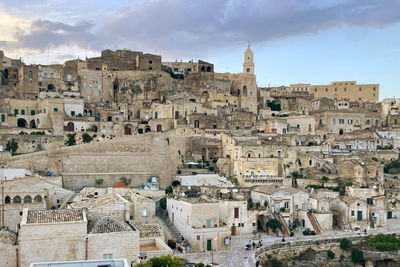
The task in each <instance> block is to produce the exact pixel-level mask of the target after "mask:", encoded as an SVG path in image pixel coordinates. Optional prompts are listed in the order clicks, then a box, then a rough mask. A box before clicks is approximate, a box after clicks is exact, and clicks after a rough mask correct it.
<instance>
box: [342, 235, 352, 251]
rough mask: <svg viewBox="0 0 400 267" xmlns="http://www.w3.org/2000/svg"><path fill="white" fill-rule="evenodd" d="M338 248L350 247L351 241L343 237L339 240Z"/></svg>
mask: <svg viewBox="0 0 400 267" xmlns="http://www.w3.org/2000/svg"><path fill="white" fill-rule="evenodd" d="M340 248H341V249H343V250H347V249H349V248H351V241H350V240H348V239H347V238H343V239H342V241H340Z"/></svg>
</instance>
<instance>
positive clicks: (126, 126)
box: [124, 124, 132, 135]
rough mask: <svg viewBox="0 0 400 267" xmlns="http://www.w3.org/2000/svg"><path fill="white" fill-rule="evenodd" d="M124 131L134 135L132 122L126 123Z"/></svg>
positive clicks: (126, 133)
mask: <svg viewBox="0 0 400 267" xmlns="http://www.w3.org/2000/svg"><path fill="white" fill-rule="evenodd" d="M124 133H125V135H132V125H130V124H127V125H125V129H124Z"/></svg>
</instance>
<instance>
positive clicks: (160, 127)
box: [157, 124, 162, 132]
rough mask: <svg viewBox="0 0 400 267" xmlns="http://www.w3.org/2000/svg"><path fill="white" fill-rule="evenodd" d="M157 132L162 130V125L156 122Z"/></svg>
mask: <svg viewBox="0 0 400 267" xmlns="http://www.w3.org/2000/svg"><path fill="white" fill-rule="evenodd" d="M157 132H162V125H161V124H157Z"/></svg>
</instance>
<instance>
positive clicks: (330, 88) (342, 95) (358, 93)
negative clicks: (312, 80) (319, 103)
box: [307, 81, 379, 102]
mask: <svg viewBox="0 0 400 267" xmlns="http://www.w3.org/2000/svg"><path fill="white" fill-rule="evenodd" d="M307 89H308V91H309V92H310V94H313V95H314V98H323V97H326V98H329V99H336V100H348V101H370V102H378V101H379V84H357V82H356V81H337V82H331V83H329V84H328V85H311V84H308V85H307Z"/></svg>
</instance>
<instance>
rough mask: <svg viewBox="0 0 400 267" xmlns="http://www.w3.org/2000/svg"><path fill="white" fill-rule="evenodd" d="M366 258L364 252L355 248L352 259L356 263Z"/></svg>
mask: <svg viewBox="0 0 400 267" xmlns="http://www.w3.org/2000/svg"><path fill="white" fill-rule="evenodd" d="M363 259H364V253H363V252H362V251H361V250H359V249H354V250H353V251H352V252H351V261H352V262H354V263H359V262H360V261H362V260H363Z"/></svg>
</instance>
